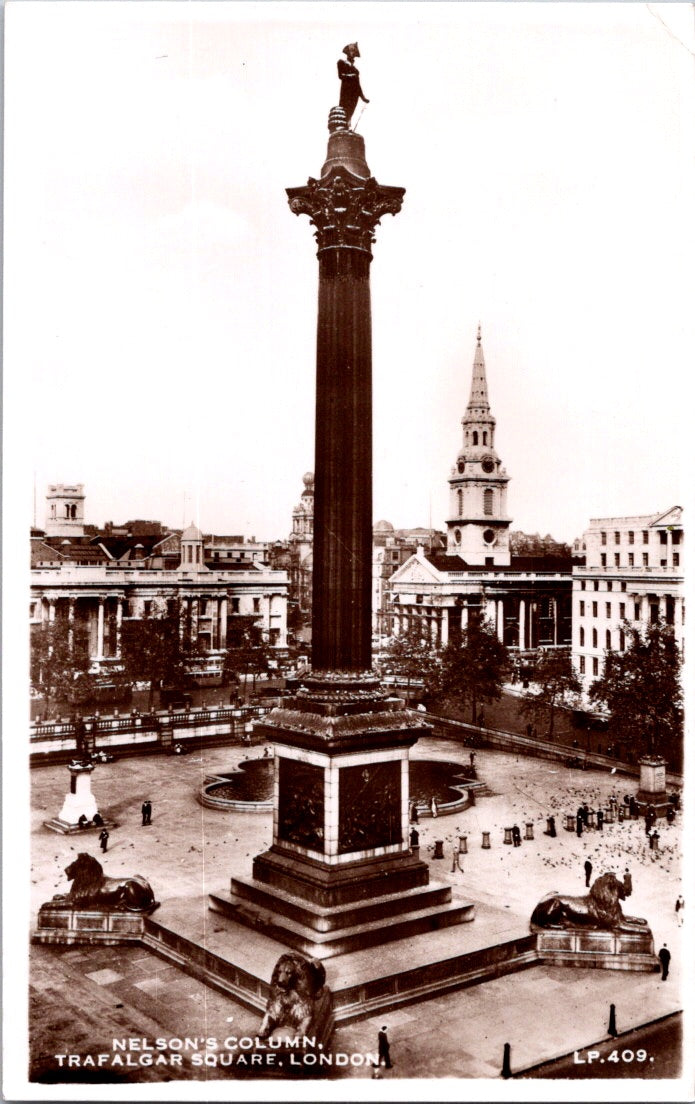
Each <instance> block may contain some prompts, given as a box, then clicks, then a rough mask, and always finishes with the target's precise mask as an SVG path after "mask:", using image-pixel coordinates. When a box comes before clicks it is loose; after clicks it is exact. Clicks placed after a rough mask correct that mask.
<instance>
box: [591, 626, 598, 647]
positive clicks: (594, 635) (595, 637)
mask: <svg viewBox="0 0 695 1104" xmlns="http://www.w3.org/2000/svg"><path fill="white" fill-rule="evenodd" d="M591 647H592V648H598V629H592V630H591Z"/></svg>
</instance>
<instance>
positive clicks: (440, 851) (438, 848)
mask: <svg viewBox="0 0 695 1104" xmlns="http://www.w3.org/2000/svg"><path fill="white" fill-rule="evenodd" d="M432 858H433V859H443V858H444V840H435V841H434V855H433V856H432Z"/></svg>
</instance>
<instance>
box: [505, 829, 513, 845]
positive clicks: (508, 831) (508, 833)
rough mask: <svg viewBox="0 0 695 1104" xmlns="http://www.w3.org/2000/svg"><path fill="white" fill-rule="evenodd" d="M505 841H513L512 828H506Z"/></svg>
mask: <svg viewBox="0 0 695 1104" xmlns="http://www.w3.org/2000/svg"><path fill="white" fill-rule="evenodd" d="M504 842H505V843H511V842H512V830H511V828H505V829H504Z"/></svg>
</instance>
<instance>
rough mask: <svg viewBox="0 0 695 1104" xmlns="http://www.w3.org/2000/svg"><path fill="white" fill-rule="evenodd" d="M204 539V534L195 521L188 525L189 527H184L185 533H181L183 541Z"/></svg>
mask: <svg viewBox="0 0 695 1104" xmlns="http://www.w3.org/2000/svg"><path fill="white" fill-rule="evenodd" d="M202 539H203V534H202V533H201V531H200V529H199V528H198V526H197V525H194V524H193V522H191V524H190V525H189V526H188V529H184V531H183V533H182V534H181V540H182V541H191V540H202Z"/></svg>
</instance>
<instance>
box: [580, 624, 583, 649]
mask: <svg viewBox="0 0 695 1104" xmlns="http://www.w3.org/2000/svg"><path fill="white" fill-rule="evenodd" d="M579 647H580V648H583V647H584V626H583V625H582V627H581V628H580V630H579Z"/></svg>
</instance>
